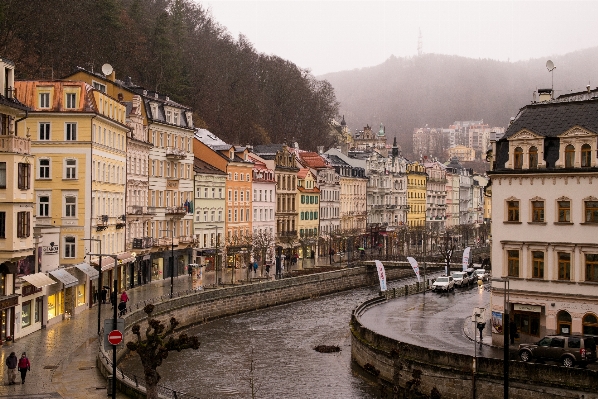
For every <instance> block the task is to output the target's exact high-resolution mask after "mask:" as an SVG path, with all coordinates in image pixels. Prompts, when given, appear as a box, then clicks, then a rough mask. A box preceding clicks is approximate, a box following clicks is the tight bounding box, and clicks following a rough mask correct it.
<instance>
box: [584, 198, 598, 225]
mask: <svg viewBox="0 0 598 399" xmlns="http://www.w3.org/2000/svg"><path fill="white" fill-rule="evenodd" d="M584 205H585V214H586V217H585V221H586V223H598V201H585V203H584Z"/></svg>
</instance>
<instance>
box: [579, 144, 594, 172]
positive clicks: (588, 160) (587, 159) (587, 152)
mask: <svg viewBox="0 0 598 399" xmlns="http://www.w3.org/2000/svg"><path fill="white" fill-rule="evenodd" d="M590 166H592V147H591V146H590V145H589V144H584V145H582V146H581V167H582V168H589V167H590Z"/></svg>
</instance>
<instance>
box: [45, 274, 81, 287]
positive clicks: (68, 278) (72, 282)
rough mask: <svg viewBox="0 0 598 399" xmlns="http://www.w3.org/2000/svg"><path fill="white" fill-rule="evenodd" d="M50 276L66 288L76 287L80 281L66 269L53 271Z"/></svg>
mask: <svg viewBox="0 0 598 399" xmlns="http://www.w3.org/2000/svg"><path fill="white" fill-rule="evenodd" d="M50 275H51V276H52V277H54V278H55V279H56V280H58V281H60V282H61V283H62V284H64V288H69V287H74V286H76V285H78V284H79V279H77V277H75V276H73V275H72V274H70V273H69V272H67V271H66V270H64V269H58V270H52V271H51V272H50Z"/></svg>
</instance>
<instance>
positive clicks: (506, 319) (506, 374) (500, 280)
mask: <svg viewBox="0 0 598 399" xmlns="http://www.w3.org/2000/svg"><path fill="white" fill-rule="evenodd" d="M491 281H495V282H497V283H505V290H504V305H503V306H504V311H503V316H502V332H503V338H504V341H503V373H504V374H503V384H504V393H503V397H504V399H508V398H509V342H510V341H509V339H510V338H509V330H510V326H509V324H510V323H511V320H510V319H509V288H510V287H509V285H510V284H509V277H502V278H493V279H491Z"/></svg>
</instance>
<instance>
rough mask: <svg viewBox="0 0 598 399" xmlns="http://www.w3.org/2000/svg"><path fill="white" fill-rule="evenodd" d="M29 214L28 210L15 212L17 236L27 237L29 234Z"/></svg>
mask: <svg viewBox="0 0 598 399" xmlns="http://www.w3.org/2000/svg"><path fill="white" fill-rule="evenodd" d="M30 230H31V216H30V213H29V212H17V237H18V238H27V237H29V236H30V235H31V231H30Z"/></svg>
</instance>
